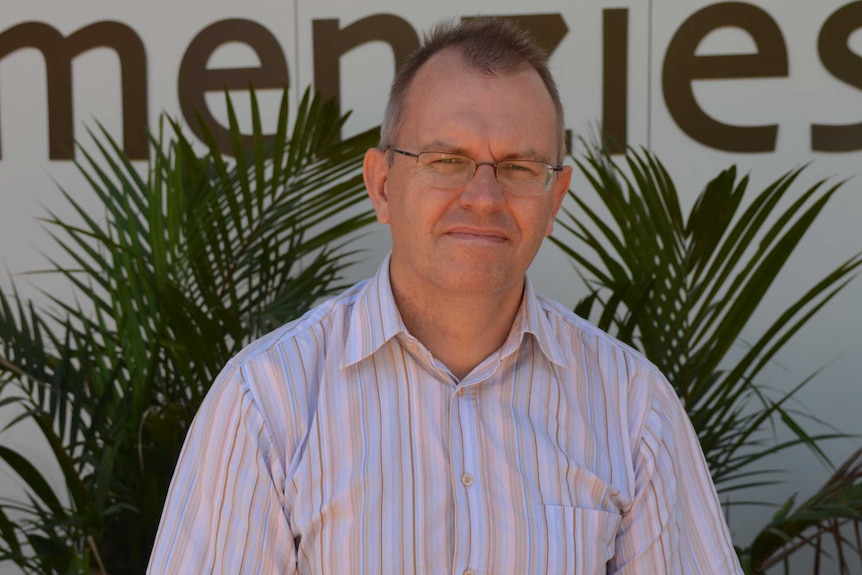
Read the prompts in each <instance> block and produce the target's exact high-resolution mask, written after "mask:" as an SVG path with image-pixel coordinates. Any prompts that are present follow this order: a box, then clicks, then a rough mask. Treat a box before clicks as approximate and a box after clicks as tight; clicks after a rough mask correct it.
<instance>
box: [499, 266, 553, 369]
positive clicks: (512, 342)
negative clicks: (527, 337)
mask: <svg viewBox="0 0 862 575" xmlns="http://www.w3.org/2000/svg"><path fill="white" fill-rule="evenodd" d="M525 333H529V334H532V336H533V337H534V338H535V339H536V342H537V343H538V344H539V349H541V350H542V353H543V354H544V355H545V357H547V358H548V360H549V361H551V362H553V363H556V364H558V365H560V366H562V367H568V365H569V362H568V360H567V359H566V355H565V354H564V353H563V351H562V348H561V347H560V342H559V340H558V339H557V337H556V335H555V334H554V330H553V328H552V327H551V322H550V321H549V320H548V316H547V312H546V311H545V306H543V305H542V301H541V299H540V298H539V296H538V295H537V294H536V290H535V288H534V287H533V282H532V281H530V278H529V277H527V278H526V279H525V281H524V297H523V299H522V300H521V308H520V309H519V310H518V314H517V315H516V316H515V321H514V322H513V323H512V331H511V332H510V333H509V337H508V338H506V341H505V342H504V343H503V345H502V347H501V348H500V357H501V358H503V357H506V356H507V355H509V354H511V353H514V352H515V351H517V349H518V348H519V347H520V345H521V342H522V341H523V339H524V334H525Z"/></svg>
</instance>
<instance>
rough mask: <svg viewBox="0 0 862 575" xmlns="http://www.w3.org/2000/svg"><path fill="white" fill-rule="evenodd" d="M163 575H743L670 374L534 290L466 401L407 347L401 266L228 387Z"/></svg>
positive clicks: (332, 307)
mask: <svg viewBox="0 0 862 575" xmlns="http://www.w3.org/2000/svg"><path fill="white" fill-rule="evenodd" d="M148 573H151V574H156V573H158V574H170V575H176V574H203V573H223V574H240V573H241V574H247V573H255V574H275V573H284V574H294V573H296V574H306V575H311V574H319V575H323V574H332V575H336V574H358V575H380V574H405V573H416V574H429V575H430V574H444V573H446V574H453V575H454V574H457V575H474V574H475V575H478V574H506V573H512V574H545V573H547V574H554V575H562V574H568V573H571V574H579V575H585V574H588V575H593V574H605V573H619V574H628V575H634V574H637V575H672V574H680V575H682V574H685V575H690V574H707V573H709V574H721V575H728V574H734V573H742V571H741V569H740V567H739V564H738V562H737V558H736V554H735V553H734V550H733V547H732V544H731V540H730V537H729V534H728V530H727V527H726V525H725V523H724V520H723V518H722V515H721V510H720V507H719V502H718V499H717V497H716V493H715V489H714V487H713V485H712V482H711V480H710V476H709V473H708V470H707V467H706V463H705V461H704V458H703V455H702V453H701V450H700V447H699V445H698V443H697V438H696V436H695V434H694V431H693V429H692V427H691V424H690V423H689V421H688V418H687V417H686V414H685V411H684V410H683V408H682V406H681V404H680V402H679V400H678V398H677V396H676V395H675V394H674V392H673V390H672V388H671V387H670V386H669V384H668V383H667V382H666V380H665V379H664V378H663V377H662V375H661V374H660V373H658V372H657V370H656V368H655V367H654V366H652V365H651V364H650V363H648V362H647V361H646V360H645V359H644V358H643V357H641V356H640V355H639V354H638V353H637V352H635V351H633V350H632V349H630V348H628V347H626V346H624V345H622V344H620V343H619V342H617V341H615V340H614V339H612V338H611V337H609V336H608V335H606V334H604V333H603V332H601V331H599V330H597V329H596V328H595V327H593V326H591V325H590V324H588V323H586V322H584V321H583V320H581V319H579V318H578V317H576V316H575V315H574V314H572V313H571V312H570V311H569V310H567V309H565V308H564V307H563V306H562V305H560V304H558V303H555V302H552V301H549V300H547V299H544V298H542V297H541V296H538V295H537V294H536V293H535V292H534V290H533V287H532V285H531V283H530V282H529V280H527V282H526V284H525V290H524V296H523V301H522V304H521V307H520V310H519V311H518V314H517V316H516V318H515V321H514V323H513V326H512V329H511V332H510V334H509V336H508V338H507V340H506V341H505V342H504V344H503V345H502V347H501V348H500V349H499V350H498V351H497V352H495V353H494V354H492V355H491V356H490V357H488V358H487V359H485V360H484V361H483V362H482V363H481V364H480V365H478V366H477V367H476V368H475V369H474V370H473V371H472V372H471V373H470V374H469V375H467V376H466V377H465V378H464V379H463V380H461V381H459V380H458V379H457V378H455V377H454V376H453V375H452V373H451V372H450V371H449V370H448V369H447V368H446V367H445V366H444V365H443V364H441V363H440V362H439V361H438V360H436V359H435V358H434V357H433V356H432V355H431V354H430V353H429V352H428V351H427V350H426V349H425V348H424V347H423V345H422V344H421V343H420V342H419V341H418V340H416V339H415V338H413V337H412V336H411V335H410V334H409V333H408V332H407V330H406V329H405V327H404V324H403V323H402V320H401V318H400V315H399V313H398V310H397V307H396V305H395V302H394V300H393V297H392V290H391V287H390V284H389V277H388V259H387V261H386V262H384V265H383V266H382V267H381V268H380V271H379V272H378V273H377V275H376V276H375V277H374V278H372V279H370V280H366V281H364V282H361V283H359V284H357V285H356V286H354V287H353V288H351V289H350V290H348V291H347V292H345V293H344V294H342V295H341V296H339V297H337V298H335V299H333V300H330V301H328V302H326V303H324V304H322V305H320V306H318V307H317V308H315V309H313V310H312V311H310V312H308V313H307V314H306V315H305V316H304V317H302V318H300V319H298V320H296V321H294V322H292V323H290V324H287V325H285V326H284V327H282V328H280V329H279V330H277V331H275V332H273V333H271V334H269V335H267V336H265V337H263V338H262V339H260V340H258V341H256V342H254V343H252V344H251V345H250V346H249V347H247V348H246V349H245V350H244V351H242V352H241V353H240V354H239V355H238V356H237V357H235V358H234V359H233V360H232V361H230V363H229V364H228V365H227V366H226V367H225V369H224V370H223V372H222V373H221V374H220V375H219V377H218V379H217V380H216V382H215V383H214V385H213V387H212V390H211V391H210V393H209V395H208V396H207V398H206V399H205V401H204V403H203V405H202V406H201V409H200V411H199V413H198V414H197V416H196V418H195V420H194V423H193V424H192V426H191V429H190V431H189V434H188V437H187V439H186V443H185V446H184V448H183V451H182V454H181V455H180V458H179V462H178V465H177V470H176V473H175V476H174V478H173V482H172V484H171V488H170V491H169V494H168V499H167V504H166V507H165V510H164V513H163V516H162V520H161V525H160V527H159V532H158V536H157V538H156V542H155V547H154V550H153V554H152V556H151V559H150V565H149V569H148Z"/></svg>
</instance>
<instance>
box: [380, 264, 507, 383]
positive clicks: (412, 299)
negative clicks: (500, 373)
mask: <svg viewBox="0 0 862 575" xmlns="http://www.w3.org/2000/svg"><path fill="white" fill-rule="evenodd" d="M391 283H392V293H393V295H394V297H395V303H396V305H397V306H398V311H399V312H400V314H401V318H402V320H403V321H404V325H405V326H406V327H407V329H408V331H409V332H410V333H411V334H412V335H413V336H414V337H415V338H416V339H418V340H419V341H421V342H422V345H424V346H425V347H426V348H428V350H429V351H430V352H431V353H432V354H433V355H434V357H436V358H437V359H438V360H440V361H441V362H443V364H444V365H445V366H446V367H448V368H449V370H450V371H451V372H452V373H453V375H455V377H457V378H458V379H463V378H464V377H465V376H466V375H467V374H468V373H470V372H471V371H472V370H473V368H475V367H476V366H477V365H479V364H480V363H481V362H482V361H483V360H484V359H485V358H486V357H488V356H489V355H491V354H492V353H493V352H494V351H496V350H497V349H499V348H500V346H502V345H503V342H505V341H506V338H507V337H508V335H509V332H510V331H511V329H512V322H513V321H514V319H515V315H516V314H517V312H518V308H519V307H520V305H521V298H522V294H523V283H522V284H521V285H520V286H519V289H512V290H508V291H506V292H503V293H499V294H493V293H491V294H489V293H488V292H482V293H461V292H459V293H450V292H446V293H442V291H439V290H435V289H433V288H432V289H425V290H422V289H412V288H407V287H406V286H401V285H399V284H398V282H397V281H396V280H395V279H394V278H393V279H392V280H391Z"/></svg>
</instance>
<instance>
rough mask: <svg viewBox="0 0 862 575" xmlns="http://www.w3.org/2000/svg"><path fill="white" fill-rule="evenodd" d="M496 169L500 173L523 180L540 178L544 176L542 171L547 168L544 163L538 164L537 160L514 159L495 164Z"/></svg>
mask: <svg viewBox="0 0 862 575" xmlns="http://www.w3.org/2000/svg"><path fill="white" fill-rule="evenodd" d="M497 170H498V171H499V172H500V173H502V174H505V175H506V177H509V178H515V179H519V180H523V179H533V178H542V177H544V172H545V171H547V168H546V167H545V165H544V164H540V163H538V162H527V161H515V162H501V163H500V164H499V165H498V166H497Z"/></svg>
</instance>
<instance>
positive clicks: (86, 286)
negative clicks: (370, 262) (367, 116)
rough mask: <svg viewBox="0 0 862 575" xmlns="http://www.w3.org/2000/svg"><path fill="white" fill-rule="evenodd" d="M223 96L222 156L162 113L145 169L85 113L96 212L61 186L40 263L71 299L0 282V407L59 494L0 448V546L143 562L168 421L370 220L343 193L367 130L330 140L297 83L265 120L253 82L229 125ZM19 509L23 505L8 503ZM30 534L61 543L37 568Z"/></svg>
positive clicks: (373, 136) (327, 107)
mask: <svg viewBox="0 0 862 575" xmlns="http://www.w3.org/2000/svg"><path fill="white" fill-rule="evenodd" d="M227 106H228V118H229V122H230V134H231V141H232V142H233V152H234V155H235V159H234V160H232V161H228V160H226V159H225V158H223V157H222V155H221V154H220V152H219V148H218V146H217V144H216V143H215V139H214V138H213V137H212V135H210V134H208V133H207V136H206V142H205V144H206V145H205V148H204V151H203V153H200V152H197V151H196V150H195V148H196V145H195V144H194V143H193V142H192V141H190V140H189V139H188V138H187V137H186V136H185V134H184V133H183V131H182V129H181V127H180V126H179V125H178V124H177V123H174V122H172V121H170V120H167V119H163V120H162V121H161V122H160V124H159V132H158V134H156V135H155V136H153V138H152V139H151V159H150V161H149V162H148V164H147V166H146V170H145V171H144V170H141V168H140V166H139V165H134V164H133V163H132V162H131V161H130V160H129V159H128V157H126V156H125V154H124V153H123V152H122V150H121V148H120V146H119V145H118V144H117V143H116V142H115V141H114V140H113V139H112V138H111V137H110V136H109V135H108V134H107V132H106V131H105V130H104V129H101V128H100V129H99V130H98V131H97V132H96V133H95V134H94V141H95V142H96V144H95V147H94V149H93V150H87V149H81V150H80V152H81V153H80V157H81V158H82V159H81V160H80V161H79V163H78V167H79V169H80V171H81V173H82V174H83V176H84V178H85V179H86V181H87V183H88V184H89V187H90V189H91V190H92V191H93V192H94V193H95V194H96V196H97V198H98V199H99V202H100V205H101V206H102V208H103V209H104V213H103V214H101V213H100V214H93V213H92V212H90V211H88V210H87V209H85V208H84V207H83V204H82V203H80V202H79V201H77V200H76V199H75V197H74V196H73V195H72V194H71V193H67V192H63V193H64V195H65V197H66V198H67V200H68V202H69V203H70V204H71V206H72V207H73V208H74V210H75V213H76V216H77V219H78V221H75V222H73V221H71V220H68V219H61V218H58V217H56V216H54V215H51V216H50V217H49V218H48V219H47V220H46V221H47V223H48V225H49V229H50V230H51V233H52V235H53V236H54V238H55V239H56V241H57V242H58V245H59V246H60V247H61V248H62V249H63V250H64V252H65V255H66V259H67V260H68V261H69V262H71V264H68V265H66V264H60V263H58V262H51V264H52V269H51V270H49V271H53V272H55V273H60V274H62V275H63V276H64V277H65V278H67V279H68V281H69V282H70V283H71V284H72V286H73V287H74V288H75V293H76V295H75V301H74V302H69V301H67V300H63V299H60V298H57V297H52V296H50V294H49V297H50V298H51V301H52V303H53V304H54V307H53V309H52V310H48V311H46V310H34V309H32V306H31V307H27V306H26V305H25V304H23V303H21V300H20V298H18V296H17V294H15V295H14V297H13V298H11V299H10V298H7V297H5V296H3V295H2V294H0V338H2V341H0V343H2V345H3V348H2V356H0V407H6V408H9V409H17V410H18V412H19V413H21V415H20V417H21V418H26V419H29V420H32V421H34V422H36V424H37V426H38V427H39V429H40V431H41V433H42V434H43V435H44V436H45V437H46V439H47V440H48V443H49V445H50V446H51V449H52V452H53V454H54V457H55V459H57V460H58V461H59V462H60V467H61V469H62V470H63V473H64V479H65V489H66V490H67V491H68V493H69V494H70V495H71V497H69V498H68V499H69V504H68V505H65V506H62V505H61V506H59V507H58V506H57V504H56V503H55V501H54V499H56V500H57V501H64V500H66V498H65V497H61V496H60V495H59V494H54V499H52V498H51V495H50V493H53V492H51V491H50V488H49V489H48V490H47V491H46V489H45V488H44V486H42V484H41V483H40V481H39V479H38V477H37V475H36V474H34V473H32V471H31V470H30V469H28V468H26V467H23V466H20V465H19V466H17V467H16V465H17V463H18V461H19V460H18V459H16V458H15V454H13V453H7V452H5V451H4V452H2V453H0V457H2V458H3V459H4V460H5V461H6V464H7V466H11V467H12V469H13V471H14V472H15V473H16V474H17V476H18V477H19V478H20V479H21V481H22V483H23V485H24V486H25V487H26V488H27V492H28V493H29V494H30V501H29V502H28V503H25V504H17V503H14V502H5V503H3V504H0V509H5V510H12V509H13V508H14V506H15V505H18V508H15V511H14V513H11V512H10V513H4V514H3V515H2V516H0V536H2V537H3V540H4V541H6V543H5V547H0V560H2V559H4V558H5V559H11V560H14V561H16V563H18V564H19V566H25V565H28V563H27V561H31V564H29V565H30V567H32V572H57V573H66V572H72V571H70V570H71V569H73V568H75V566H76V565H80V564H82V562H84V563H87V564H92V565H93V566H97V565H99V564H102V563H103V564H104V566H105V569H106V570H107V571H108V572H112V573H142V572H143V569H144V566H145V565H146V561H147V558H148V555H149V550H150V546H151V544H152V539H153V537H154V535H155V529H156V526H157V522H158V518H159V515H160V512H161V507H162V502H163V500H164V496H165V493H166V490H167V485H168V482H169V480H170V477H171V474H172V471H173V467H174V464H175V460H176V457H177V455H178V453H179V448H180V446H181V444H182V440H183V437H184V435H185V430H186V428H187V426H188V425H189V423H190V421H191V418H192V416H193V415H194V413H195V412H196V410H197V407H198V405H199V403H200V401H201V400H202V398H203V396H204V395H205V394H206V392H207V390H208V387H209V385H210V383H211V382H212V381H213V379H214V378H215V376H216V375H217V373H218V372H219V370H221V368H222V367H223V366H224V364H225V363H226V362H227V360H228V359H229V358H230V357H231V356H232V355H234V354H235V353H236V352H237V351H238V350H239V349H240V348H241V347H243V346H244V345H245V344H247V343H248V342H250V341H251V340H252V339H254V338H256V337H258V336H260V335H262V334H263V333H265V332H266V331H269V330H271V329H273V328H274V327H276V326H278V325H281V324H283V323H285V322H287V321H289V320H291V319H293V318H295V317H297V316H299V315H301V314H302V313H303V312H304V311H306V310H307V309H309V308H310V307H311V306H312V305H313V304H314V303H315V302H316V301H317V300H319V299H320V298H323V297H326V296H328V295H330V294H332V293H334V292H337V291H340V290H341V289H342V288H343V284H342V282H341V277H342V274H343V272H344V270H345V268H346V267H347V266H349V265H350V263H351V261H352V260H353V259H355V258H356V256H357V253H356V251H355V250H352V249H351V248H350V246H349V241H350V239H351V238H353V237H355V233H356V232H358V231H359V230H361V229H362V228H363V227H364V226H365V225H366V224H368V223H370V222H371V221H372V220H373V216H372V214H371V213H370V211H369V210H368V209H367V208H363V207H360V206H359V203H360V202H361V201H362V200H363V199H364V197H365V192H364V186H363V183H362V177H361V165H362V159H363V157H364V154H365V151H366V150H367V149H368V148H369V147H371V146H374V145H375V144H376V143H377V132H376V130H370V131H368V132H365V133H362V134H359V135H357V136H355V137H353V138H349V139H347V140H344V141H339V138H338V134H339V132H340V129H341V126H342V125H343V123H344V120H345V119H346V116H342V115H340V113H339V112H338V110H337V108H336V107H335V106H334V105H333V104H331V103H322V102H321V101H320V100H319V99H318V98H317V97H312V96H311V94H310V92H308V91H307V92H306V93H305V95H304V96H303V98H302V100H301V101H300V102H299V103H298V105H297V107H296V109H297V111H296V114H295V116H296V117H295V119H294V121H293V126H292V128H291V127H290V126H289V121H288V109H289V107H288V101H287V97H286V92H285V96H284V98H283V99H282V102H281V107H280V113H279V117H278V121H277V123H276V126H275V128H276V129H275V136H274V137H270V136H265V135H264V133H263V130H262V127H261V119H260V111H259V109H258V104H257V100H256V98H255V96H254V93H253V92H252V98H251V119H252V131H253V133H252V135H251V137H250V138H246V137H245V136H243V135H242V134H241V132H240V128H239V122H238V119H237V114H236V111H235V110H234V108H233V106H232V103H231V102H230V99H229V98H228V99H227ZM246 142H250V143H251V145H250V147H248V148H245V147H244V145H245V143H246ZM15 302H17V303H15ZM13 406H17V408H13ZM15 421H17V419H16V420H15ZM15 421H13V424H14V423H15ZM13 463H14V464H16V465H13ZM22 510H24V511H22ZM21 513H29V515H28V517H30V519H29V520H28V521H29V522H28V521H24V522H23V523H22V522H20V521H18V520H15V521H13V519H12V517H13V516H14V517H18V516H20V515H21ZM49 519H50V521H49ZM46 525H50V526H51V527H50V528H48V527H46ZM13 534H14V537H13ZM47 541H50V545H51V546H54V547H56V548H57V553H55V555H56V556H58V557H59V556H63V557H67V560H65V561H64V562H61V563H58V565H57V566H55V567H52V569H53V570H45V569H43V568H45V566H44V565H42V567H38V566H36V565H37V563H32V562H33V561H37V558H36V557H34V555H35V556H39V555H40V552H39V550H38V549H37V547H39V546H42V547H45V549H44V551H45V554H43V555H44V556H45V557H51V556H52V555H51V553H48V550H47V547H46V546H47V545H48V542H47ZM60 547H63V553H60V551H59V549H60ZM28 549H29V554H28ZM21 557H25V558H26V561H25V560H24V559H20V558H21ZM28 568H29V567H28Z"/></svg>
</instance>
